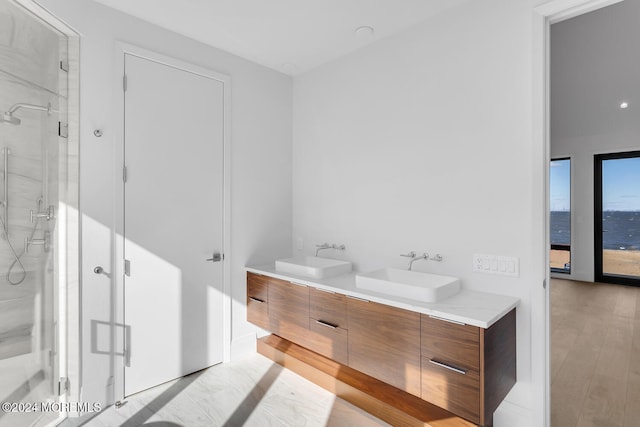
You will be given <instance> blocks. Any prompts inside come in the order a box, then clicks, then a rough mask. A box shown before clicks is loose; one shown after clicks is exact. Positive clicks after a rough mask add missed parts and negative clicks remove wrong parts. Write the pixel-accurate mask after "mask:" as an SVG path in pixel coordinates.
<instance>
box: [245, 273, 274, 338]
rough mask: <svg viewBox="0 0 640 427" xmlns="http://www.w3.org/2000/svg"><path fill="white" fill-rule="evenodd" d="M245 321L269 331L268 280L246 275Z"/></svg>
mask: <svg viewBox="0 0 640 427" xmlns="http://www.w3.org/2000/svg"><path fill="white" fill-rule="evenodd" d="M247 321H248V322H251V323H253V324H254V325H256V326H259V327H261V328H262V329H269V278H268V277H266V276H260V275H258V274H253V273H247Z"/></svg>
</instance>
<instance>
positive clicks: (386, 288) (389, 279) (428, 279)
mask: <svg viewBox="0 0 640 427" xmlns="http://www.w3.org/2000/svg"><path fill="white" fill-rule="evenodd" d="M356 287H358V288H360V289H367V290H369V291H375V292H380V293H382V294H387V295H393V296H398V297H402V298H408V299H413V300H418V301H423V302H437V301H440V300H443V299H446V298H449V297H450V296H453V295H455V294H457V293H458V292H459V291H460V279H458V278H457V277H451V276H441V275H438V274H430V273H421V272H418V271H409V270H400V269H397V268H383V269H381V270H376V271H372V272H370V273H364V274H357V275H356Z"/></svg>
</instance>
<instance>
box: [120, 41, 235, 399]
mask: <svg viewBox="0 0 640 427" xmlns="http://www.w3.org/2000/svg"><path fill="white" fill-rule="evenodd" d="M114 54H115V61H114V62H115V70H114V77H113V78H114V80H113V88H114V99H115V102H114V103H113V108H114V111H113V117H114V118H115V119H114V124H115V126H114V133H115V135H116V138H118V139H119V141H118V143H117V144H116V147H115V155H114V157H115V158H114V165H115V168H116V171H115V173H114V183H113V185H114V194H115V200H114V203H113V206H114V217H115V233H114V235H113V239H114V241H113V243H114V244H113V246H112V247H113V248H114V249H113V252H114V253H113V259H114V260H115V263H114V277H115V280H114V282H115V284H114V286H115V297H114V300H115V301H116V303H115V304H114V306H113V307H112V310H113V316H112V318H113V319H115V323H114V325H112V334H111V344H112V346H111V348H113V349H114V354H113V358H112V359H113V362H112V363H113V364H114V371H113V372H114V373H115V378H114V401H115V402H118V401H121V400H123V399H124V397H125V394H124V370H125V363H124V362H125V360H124V359H125V358H124V340H125V337H124V334H123V328H122V327H121V326H122V325H124V303H125V301H124V236H123V230H124V182H123V167H124V153H125V147H124V142H125V141H124V137H125V134H124V132H125V126H124V102H125V98H124V84H125V82H124V79H123V76H124V71H125V68H124V67H125V63H124V58H125V55H133V56H137V57H140V58H143V59H147V60H150V61H154V62H158V63H160V64H164V65H167V66H169V67H173V68H177V69H180V70H184V71H187V72H190V73H193V74H197V75H200V76H203V77H207V78H211V79H214V80H217V81H219V82H221V83H222V84H223V87H224V89H223V116H224V117H223V127H224V130H223V147H222V150H223V201H222V203H223V244H222V248H223V253H224V261H223V295H222V311H223V313H222V316H223V325H222V328H223V362H228V361H229V360H230V359H231V260H232V254H231V77H230V76H228V75H226V74H223V73H220V72H217V71H213V70H210V69H208V68H204V67H201V66H199V65H195V64H192V63H189V62H185V61H183V60H180V59H177V58H174V57H170V56H167V55H163V54H161V53H157V52H154V51H150V50H147V49H144V48H141V47H138V46H135V45H132V44H129V43H125V42H116V46H115V53H114Z"/></svg>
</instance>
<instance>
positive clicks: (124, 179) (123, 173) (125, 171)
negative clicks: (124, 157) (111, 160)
mask: <svg viewBox="0 0 640 427" xmlns="http://www.w3.org/2000/svg"><path fill="white" fill-rule="evenodd" d="M122 182H125V183H126V182H127V167H126V166H122Z"/></svg>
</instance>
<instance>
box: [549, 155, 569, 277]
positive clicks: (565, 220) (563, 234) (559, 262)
mask: <svg viewBox="0 0 640 427" xmlns="http://www.w3.org/2000/svg"><path fill="white" fill-rule="evenodd" d="M549 169H550V173H549V175H550V176H549V187H550V194H549V196H550V200H549V206H550V211H551V212H550V221H549V233H550V241H551V248H550V253H549V259H550V267H551V271H552V272H554V273H567V274H568V273H571V159H554V160H551V167H550V168H549Z"/></svg>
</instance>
